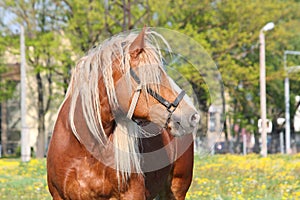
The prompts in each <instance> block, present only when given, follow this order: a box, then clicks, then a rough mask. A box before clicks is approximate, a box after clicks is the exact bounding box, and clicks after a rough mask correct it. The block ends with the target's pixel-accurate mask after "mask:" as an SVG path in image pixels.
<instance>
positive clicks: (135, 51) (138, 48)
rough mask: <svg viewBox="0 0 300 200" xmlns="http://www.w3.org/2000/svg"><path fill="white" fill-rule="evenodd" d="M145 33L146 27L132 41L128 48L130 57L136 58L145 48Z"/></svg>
mask: <svg viewBox="0 0 300 200" xmlns="http://www.w3.org/2000/svg"><path fill="white" fill-rule="evenodd" d="M145 32H146V26H144V28H143V30H142V31H141V32H140V34H139V35H138V36H137V37H136V38H135V39H134V41H133V42H132V44H131V45H130V47H129V53H130V55H131V57H133V58H136V57H137V56H138V55H139V54H140V53H141V52H142V51H143V49H144V47H145Z"/></svg>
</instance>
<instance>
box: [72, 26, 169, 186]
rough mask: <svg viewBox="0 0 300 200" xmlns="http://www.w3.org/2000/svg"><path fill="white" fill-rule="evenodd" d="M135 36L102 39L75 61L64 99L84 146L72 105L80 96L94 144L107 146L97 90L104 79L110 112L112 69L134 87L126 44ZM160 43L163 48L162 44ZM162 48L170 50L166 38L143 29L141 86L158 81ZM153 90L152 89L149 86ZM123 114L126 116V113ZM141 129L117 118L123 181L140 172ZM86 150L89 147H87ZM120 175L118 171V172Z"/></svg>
mask: <svg viewBox="0 0 300 200" xmlns="http://www.w3.org/2000/svg"><path fill="white" fill-rule="evenodd" d="M136 37H137V33H130V34H127V35H126V34H123V35H118V36H115V37H113V38H111V39H109V40H106V41H104V42H103V43H102V44H101V45H100V46H98V47H96V48H93V49H92V50H90V51H89V52H88V53H87V55H86V56H84V57H82V58H81V59H80V60H79V61H78V62H77V64H76V67H75V69H74V72H73V75H72V78H71V82H70V85H69V88H68V92H67V94H66V99H67V98H70V99H71V104H70V112H69V121H70V126H71V128H72V131H73V133H74V135H75V136H76V137H77V139H78V140H79V141H80V142H82V143H83V144H84V145H85V147H87V146H86V144H85V143H84V139H85V138H83V137H81V134H80V131H81V130H80V128H78V127H79V126H76V124H75V122H74V116H75V115H76V114H75V108H76V106H78V99H81V105H80V106H81V107H82V112H83V117H84V119H85V122H86V125H87V127H88V129H89V131H90V133H89V134H92V136H93V138H94V139H95V140H96V141H97V144H99V145H103V147H105V145H107V144H108V143H109V140H108V138H107V136H106V134H105V131H104V128H103V124H102V121H101V119H102V116H101V109H102V107H101V103H100V102H101V98H102V97H101V96H100V93H99V80H100V79H101V80H103V84H104V86H105V89H106V93H107V98H108V101H109V106H110V109H111V110H112V111H114V110H116V109H117V108H118V107H119V102H118V99H117V94H116V88H115V82H114V79H113V71H114V70H118V71H119V72H121V73H122V74H123V77H125V79H126V82H127V85H128V87H127V88H128V91H129V92H130V91H131V89H133V85H132V81H130V67H131V66H130V54H129V47H130V45H131V44H132V42H133V41H134V39H135V38H136ZM162 45H163V47H161V46H162ZM161 48H165V49H167V51H169V52H170V51H171V50H170V47H169V45H168V44H167V42H166V41H165V39H164V38H163V37H162V36H161V35H160V34H158V33H156V32H153V31H150V30H149V31H146V34H145V49H144V51H143V52H142V53H141V55H140V57H139V58H140V59H139V66H143V67H139V68H138V70H139V71H138V74H139V78H140V80H141V83H142V86H143V87H148V85H149V84H147V83H154V84H153V85H157V88H156V90H158V85H159V83H160V77H161V76H162V73H165V72H164V70H163V69H162V60H163V57H162V53H161V51H160V49H161ZM152 89H153V88H152ZM125 116H126V115H125ZM114 117H116V116H114ZM139 134H140V129H139V128H138V126H137V124H136V123H134V122H133V121H131V120H129V119H126V118H125V117H124V119H122V120H118V121H117V125H116V128H115V129H114V132H113V145H114V155H115V158H114V160H115V167H116V169H117V170H118V171H119V172H120V174H121V176H122V178H124V179H125V180H126V179H127V178H128V177H129V176H130V174H131V173H133V172H134V173H141V174H142V169H141V165H140V156H139V149H138V141H137V140H138V135H139ZM87 149H88V147H87ZM118 177H119V173H118Z"/></svg>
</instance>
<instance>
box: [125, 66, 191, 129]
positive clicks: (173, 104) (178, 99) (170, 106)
mask: <svg viewBox="0 0 300 200" xmlns="http://www.w3.org/2000/svg"><path fill="white" fill-rule="evenodd" d="M130 75H131V77H132V78H133V79H134V80H135V82H136V83H137V84H138V85H140V83H141V80H140V78H139V77H138V76H137V74H136V73H135V72H134V71H133V69H132V68H130ZM147 93H148V94H150V95H151V96H152V97H153V98H154V99H156V100H157V101H158V102H159V103H160V104H162V105H163V106H165V107H166V108H167V111H168V112H169V115H168V119H167V121H166V124H165V126H167V125H168V123H169V122H170V120H171V116H172V114H173V112H174V111H175V110H176V108H177V107H178V105H179V103H180V102H181V101H182V99H183V97H184V95H185V91H184V90H182V91H181V92H180V93H179V94H178V96H177V97H176V99H175V100H174V101H173V102H169V101H168V100H166V99H165V98H163V97H162V96H160V95H159V94H157V92H155V91H154V90H152V89H151V88H147Z"/></svg>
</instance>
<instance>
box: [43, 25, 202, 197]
mask: <svg viewBox="0 0 300 200" xmlns="http://www.w3.org/2000/svg"><path fill="white" fill-rule="evenodd" d="M147 35H149V36H148V37H147ZM153 35H158V34H156V33H154V34H153V33H152V34H151V32H146V30H145V28H144V29H143V31H142V32H141V33H140V34H139V35H136V34H130V35H129V36H126V37H125V38H124V37H116V38H113V39H112V40H111V41H107V42H106V44H104V45H103V46H100V47H99V48H98V49H96V50H93V51H92V52H90V53H89V54H88V55H87V56H85V57H83V58H82V59H81V60H80V61H79V62H78V64H77V67H76V69H75V72H74V73H73V76H72V80H71V83H70V86H69V89H68V92H67V94H66V98H65V100H64V102H63V103H62V106H61V108H60V110H59V113H58V117H57V121H56V124H55V127H54V131H53V135H52V138H51V142H50V145H49V149H48V156H47V178H48V186H49V190H50V193H51V195H52V197H53V199H55V200H59V199H82V200H85V199H87V200H88V199H153V198H155V197H157V196H159V199H184V198H185V195H186V192H187V191H188V188H189V186H190V184H191V180H192V171H193V136H192V134H191V133H192V132H193V130H195V128H196V125H197V123H198V122H199V115H198V113H197V111H196V109H195V108H194V107H193V106H192V105H191V104H190V102H189V99H188V98H187V96H186V95H184V93H182V92H181V93H180V92H179V91H178V90H177V89H174V87H173V82H171V81H170V80H169V77H168V76H167V75H166V74H165V73H164V71H163V69H162V67H161V65H162V60H161V59H162V58H161V57H160V56H161V53H160V52H159V50H158V49H155V45H151V43H150V40H149V38H151V37H153ZM116 49H117V52H116ZM153 49H155V50H153ZM104 51H105V52H109V53H104ZM107 60H111V62H107ZM153 60H154V61H153ZM108 66H109V67H110V68H109V69H107V68H108ZM120 66H121V67H120ZM152 68H156V69H154V71H153V70H152ZM144 70H146V71H144ZM143 73H144V75H143ZM162 100H163V101H162ZM170 102H171V103H170ZM177 136H180V137H177Z"/></svg>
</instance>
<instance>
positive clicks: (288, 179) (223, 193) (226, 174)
mask: <svg viewBox="0 0 300 200" xmlns="http://www.w3.org/2000/svg"><path fill="white" fill-rule="evenodd" d="M0 199H1V200H19V199H25V200H48V199H51V196H50V194H49V192H48V188H47V183H46V161H45V160H36V159H32V160H31V161H30V162H28V163H22V162H20V160H19V159H0ZM187 199H188V200H192V199H195V200H198V199H201V200H202V199H213V200H217V199H218V200H221V199H222V200H231V199H249V200H250V199H255V200H256V199H264V200H269V199H270V200H273V199H274V200H277V199H278V200H279V199H300V155H294V156H283V155H270V156H268V157H267V158H262V157H260V156H258V155H248V156H237V155H217V156H207V157H201V158H199V157H197V156H196V158H195V166H194V179H193V183H192V186H191V188H190V190H189V193H188V195H187Z"/></svg>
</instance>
